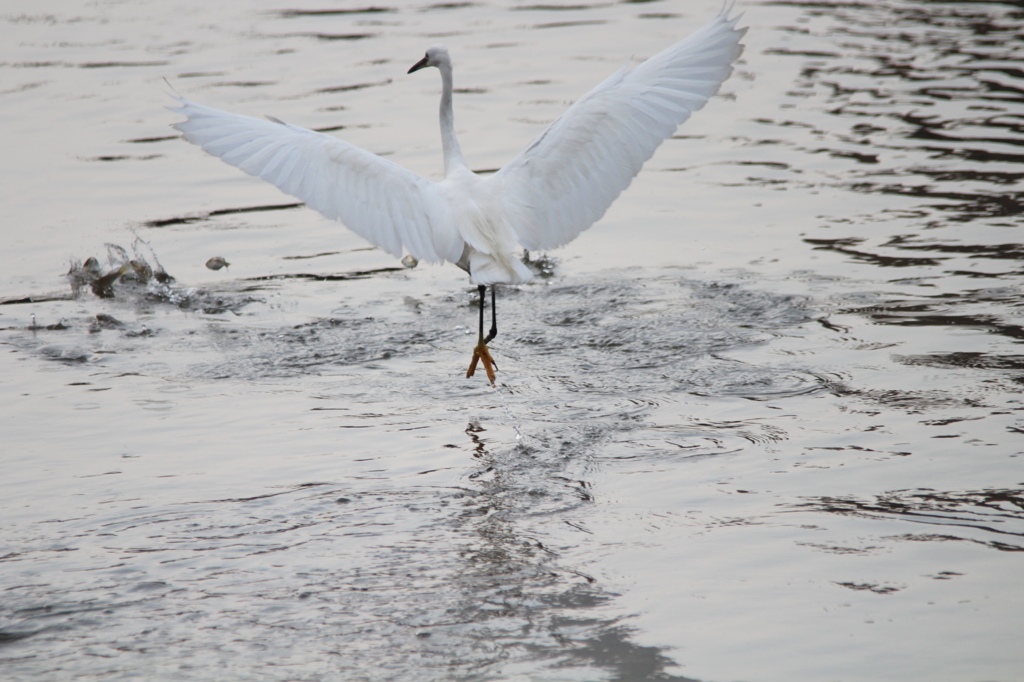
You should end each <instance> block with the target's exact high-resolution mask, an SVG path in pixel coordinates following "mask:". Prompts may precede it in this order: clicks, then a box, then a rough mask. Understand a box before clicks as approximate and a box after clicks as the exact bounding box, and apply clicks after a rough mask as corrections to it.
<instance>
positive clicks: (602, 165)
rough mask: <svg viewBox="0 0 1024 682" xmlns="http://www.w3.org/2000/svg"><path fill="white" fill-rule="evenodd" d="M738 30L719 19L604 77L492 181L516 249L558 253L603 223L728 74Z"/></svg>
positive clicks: (735, 54) (733, 21)
mask: <svg viewBox="0 0 1024 682" xmlns="http://www.w3.org/2000/svg"><path fill="white" fill-rule="evenodd" d="M738 21H739V17H738V16H737V17H735V18H733V19H730V18H728V16H727V12H726V11H723V12H722V13H721V14H719V15H718V16H717V17H716V18H715V19H714V21H712V22H711V23H709V24H708V25H706V26H704V27H703V28H701V29H699V30H698V31H697V32H696V33H694V34H693V35H691V36H689V37H688V38H686V39H684V40H682V41H681V42H679V43H676V44H675V45H673V46H671V47H669V48H668V49H666V50H664V51H663V52H661V53H659V54H657V55H655V56H653V57H651V58H650V59H648V60H647V61H645V62H643V63H642V64H639V65H638V66H636V67H635V68H633V69H632V70H628V69H626V68H623V69H622V70H620V71H619V72H617V73H615V74H613V75H612V76H610V77H609V78H607V79H606V80H605V81H604V82H602V83H601V84H600V85H598V86H597V87H596V88H594V89H593V90H591V91H590V92H589V93H588V94H587V95H585V96H584V97H582V98H581V99H580V100H578V101H577V102H576V103H575V104H573V105H572V106H571V107H570V108H569V109H568V110H567V111H566V112H565V114H563V115H562V116H561V117H560V118H559V119H558V120H556V121H555V122H554V123H552V124H551V126H550V127H548V129H547V130H546V131H544V133H542V134H541V136H540V137H538V138H537V139H536V140H534V141H533V143H532V144H530V146H529V147H527V148H526V149H525V150H524V151H523V152H522V153H521V154H520V155H519V156H518V157H516V158H515V159H513V160H512V161H511V162H510V163H509V164H508V165H507V166H505V167H504V168H502V169H501V170H500V171H499V172H498V173H496V174H495V175H494V176H492V180H493V181H494V182H496V183H501V185H500V191H501V194H502V195H503V196H504V197H505V204H506V211H505V213H506V216H505V220H506V224H508V225H509V226H510V227H512V229H513V230H514V231H515V233H516V236H517V238H518V240H519V243H520V244H522V245H523V246H524V247H526V248H527V249H552V248H555V247H558V246H561V245H563V244H566V243H568V242H570V241H571V240H573V239H574V238H575V237H576V236H577V235H578V234H579V233H580V232H582V231H583V230H585V229H587V228H588V227H590V226H591V225H592V224H593V223H594V222H595V221H597V220H598V219H599V218H600V217H601V216H603V215H604V213H605V211H606V210H608V207H609V206H611V204H612V202H613V201H614V200H615V198H616V197H618V196H619V194H620V193H621V192H622V190H624V189H626V187H628V186H629V183H630V182H632V180H633V177H634V176H635V175H636V174H637V173H639V172H640V168H641V167H642V166H643V164H644V162H646V161H647V160H648V159H649V158H651V156H652V155H653V154H654V151H655V150H656V149H657V148H658V145H660V144H661V143H662V141H663V140H665V139H666V138H667V137H669V136H670V135H672V134H673V133H674V132H675V130H676V128H677V127H678V126H679V125H680V124H681V123H682V122H683V121H685V120H686V119H687V118H689V116H690V114H691V113H693V112H694V111H696V110H698V109H700V108H701V107H702V106H704V103H705V102H707V101H708V99H709V98H711V96H713V95H714V94H715V93H716V92H718V88H719V87H720V86H721V85H722V83H723V82H724V81H725V80H726V79H727V78H728V77H729V75H730V74H731V73H732V64H733V62H734V61H736V59H737V58H738V57H739V55H740V53H741V52H742V51H743V46H742V45H741V44H740V39H741V38H742V37H743V34H744V33H746V29H745V28H742V29H738V28H736V23H737V22H738Z"/></svg>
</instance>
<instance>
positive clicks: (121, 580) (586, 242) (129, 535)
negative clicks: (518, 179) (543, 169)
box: [0, 0, 1024, 682]
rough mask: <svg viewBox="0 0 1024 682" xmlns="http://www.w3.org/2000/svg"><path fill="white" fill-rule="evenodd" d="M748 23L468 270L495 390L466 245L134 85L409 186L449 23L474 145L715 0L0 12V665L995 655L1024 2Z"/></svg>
mask: <svg viewBox="0 0 1024 682" xmlns="http://www.w3.org/2000/svg"><path fill="white" fill-rule="evenodd" d="M741 9H742V10H743V11H744V12H745V14H744V23H745V24H746V25H748V26H750V27H751V30H750V32H749V33H748V36H747V40H746V43H747V51H746V53H745V54H744V57H743V58H742V61H741V63H740V64H739V66H738V68H737V71H736V73H735V74H734V76H733V78H732V79H731V80H730V81H728V82H727V83H726V85H725V86H724V88H723V90H722V93H721V94H720V96H719V97H717V98H715V99H714V100H713V101H712V102H711V103H709V105H708V106H707V107H706V108H705V109H704V110H702V111H701V112H699V113H698V114H696V115H695V116H694V117H693V119H692V120H691V121H689V122H688V123H687V124H686V125H685V126H684V127H683V128H681V129H680V131H679V133H678V134H677V136H676V137H675V138H673V139H672V140H670V141H668V142H667V143H666V144H665V145H664V146H663V147H662V149H661V150H660V151H659V152H658V154H657V155H656V156H655V157H654V158H653V159H652V160H651V161H650V162H649V163H648V164H647V167H646V168H645V170H644V172H643V173H642V174H641V176H640V177H639V178H638V180H637V181H636V182H635V183H634V185H633V186H632V187H631V188H630V189H629V190H628V191H627V192H626V193H625V194H624V195H623V196H622V197H621V198H620V200H619V201H618V202H617V203H616V204H615V206H614V207H613V208H612V209H611V210H610V211H609V213H608V215H607V216H606V217H605V218H604V219H603V220H602V221H601V222H600V223H598V224H597V225H595V226H594V227H593V228H591V230H589V231H588V232H586V233H584V234H583V235H582V236H581V237H580V238H579V239H577V240H576V241H575V242H573V244H571V245H570V246H568V247H566V248H565V249H562V250H559V251H556V252H553V253H550V254H532V256H533V258H535V259H540V260H539V262H538V264H537V267H538V269H539V271H540V272H541V273H542V276H539V277H538V278H537V279H536V280H535V281H534V282H532V283H530V284H528V285H524V286H521V287H505V288H503V289H502V290H501V291H500V297H499V301H498V305H499V308H500V318H501V319H500V320H499V323H500V326H501V334H500V335H499V337H498V339H497V340H496V341H495V343H494V344H492V350H493V352H494V355H495V357H496V359H497V361H498V363H499V367H500V373H499V382H498V386H497V388H496V389H492V388H490V387H489V386H488V385H487V384H486V382H485V381H484V380H482V379H481V378H480V377H477V378H476V379H472V380H466V379H465V378H464V372H465V366H466V364H467V363H468V361H469V358H470V353H471V348H472V345H473V343H474V332H473V329H472V328H473V325H474V322H475V307H474V306H475V291H474V290H473V289H472V287H471V286H470V285H469V284H468V283H467V282H466V280H465V278H464V275H463V274H462V273H461V272H460V271H458V270H456V269H455V268H451V267H448V268H438V267H434V268H430V267H425V266H421V267H418V268H416V269H412V270H410V269H405V268H402V267H401V266H400V264H399V263H397V262H395V261H394V259H392V258H391V257H390V256H388V255H386V254H383V253H381V252H379V251H376V250H373V249H368V248H367V245H366V244H365V243H364V242H362V241H360V240H359V238H358V237H355V236H354V235H352V234H351V233H349V232H347V231H346V230H344V229H343V228H341V227H340V226H338V225H336V224H333V223H330V222H328V221H326V220H323V219H321V218H320V217H318V216H317V215H316V214H314V213H313V212H312V211H309V210H307V209H305V208H303V207H302V206H300V205H297V204H296V203H295V201H294V200H292V199H290V198H288V197H285V196H284V195H281V194H280V193H279V192H277V191H276V190H275V189H273V188H272V187H268V186H265V185H263V184H262V183H260V182H259V181H256V180H253V179H251V178H248V177H247V176H244V175H243V174H241V173H240V172H238V171H236V170H234V169H232V168H230V167H228V166H226V165H224V164H222V163H220V162H219V161H217V160H215V159H212V158H210V157H207V156H205V155H204V154H202V152H201V151H200V150H198V149H196V148H194V147H192V146H191V145H188V144H186V143H184V142H183V141H182V140H181V139H180V138H178V136H177V135H176V134H175V133H174V131H173V130H172V129H171V128H170V127H169V126H170V124H171V123H173V122H174V121H175V120H177V119H176V117H175V115H174V114H172V113H171V112H168V111H166V110H165V109H164V108H163V107H164V106H165V105H166V104H168V103H169V102H170V100H169V99H168V98H167V96H166V92H167V91H168V89H169V87H170V88H173V89H174V90H175V91H177V92H180V93H182V94H185V95H187V96H189V97H191V98H193V99H196V100H198V101H200V102H203V103H207V104H210V105H213V106H217V107H221V108H225V109H229V110H233V111H239V112H242V113H249V114H255V115H261V114H270V115H273V116H276V117H278V118H281V119H284V120H287V121H289V122H293V123H296V124H299V125H304V126H307V127H311V128H316V129H319V130H325V131H329V132H331V134H335V135H339V136H342V137H344V138H345V139H347V140H349V141H351V142H353V143H356V144H359V145H362V146H364V147H366V148H368V149H370V150H372V151H374V152H376V153H379V154H384V155H387V156H388V157H389V158H391V159H393V160H395V161H396V162H399V163H401V164H403V165H406V166H407V167H410V168H412V169H414V170H416V171H417V172H420V173H423V174H424V175H427V176H428V177H433V178H437V177H439V174H440V171H441V158H440V151H439V146H440V145H439V139H438V134H437V122H436V118H435V113H434V112H435V110H436V98H437V92H438V85H439V84H438V82H437V79H436V74H434V73H432V72H426V73H417V74H414V75H412V76H407V75H405V71H406V70H407V69H408V67H409V66H410V65H411V64H412V63H414V62H415V61H417V60H418V59H419V57H420V56H421V55H422V52H423V49H424V48H425V47H427V46H428V45H430V44H432V43H435V42H438V41H443V42H445V43H446V44H448V46H449V47H450V48H451V50H452V53H453V55H454V58H455V62H456V88H457V93H456V121H457V128H458V132H459V135H460V139H461V142H462V147H463V149H464V150H465V152H466V155H467V158H468V159H469V161H470V164H471V165H472V166H473V167H474V168H477V169H479V170H487V169H493V168H498V167H500V166H501V165H502V164H503V163H505V162H507V161H508V160H509V159H510V158H512V157H513V156H514V155H515V154H516V153H517V151H518V150H519V149H521V148H522V147H523V146H525V145H526V144H528V143H529V141H530V140H531V139H532V138H533V137H534V136H536V135H537V134H539V133H540V132H541V131H542V130H543V128H544V126H545V125H546V124H547V123H549V122H550V121H552V120H553V119H554V118H555V117H557V116H558V115H559V113H560V112H561V111H563V110H564V109H565V107H566V106H567V105H568V104H569V103H571V101H572V100H573V99H575V98H576V97H578V96H580V95H581V94H583V93H585V92H586V91H587V90H588V89H589V88H590V87H592V86H593V85H594V84H595V83H597V82H598V81H599V80H600V79H601V78H603V77H604V76H605V75H607V74H608V73H610V72H611V71H613V70H614V69H616V68H618V67H619V66H620V65H621V64H622V63H624V62H626V61H628V60H629V59H631V58H642V57H645V56H648V55H650V54H651V53H653V52H655V51H657V49H660V47H661V46H664V45H668V44H670V43H671V42H672V41H674V40H676V39H678V38H679V37H681V36H682V35H684V34H686V33H688V32H689V31H690V30H692V29H693V28H695V27H696V26H698V25H700V24H702V23H703V22H705V21H707V20H708V19H709V18H710V17H712V16H713V15H714V14H715V12H717V10H718V5H717V3H714V2H704V1H703V0H701V1H700V2H687V3H683V2H672V1H670V0H659V1H654V2H626V3H611V4H608V3H600V4H585V3H578V4H527V3H509V2H504V3H503V2H493V3H445V4H431V3H416V2H399V3H390V4H382V5H351V6H336V5H335V6H331V5H328V6H324V5H297V4H280V3H277V4H272V3H267V2H248V3H236V4H233V5H229V6H220V5H216V4H214V3H184V4H182V3H178V4H176V5H175V6H174V8H170V7H169V6H168V5H166V4H165V3H156V2H143V1H138V2H131V3H107V2H99V3H80V2H79V3H75V2H51V3H47V4H46V5H45V6H42V5H39V4H38V3H27V2H17V1H16V2H9V3H7V4H6V5H5V6H4V9H3V11H2V16H0V19H2V21H0V45H2V46H3V47H0V51H2V52H0V69H2V73H3V77H2V79H0V98H2V101H3V106H2V107H0V123H2V125H3V127H4V130H5V138H4V150H5V154H4V157H5V161H4V163H3V165H2V170H3V173H4V178H3V185H2V186H3V202H2V205H3V211H4V215H3V218H4V221H3V224H4V226H5V228H4V229H5V234H6V237H7V246H6V248H5V249H4V250H3V252H2V254H0V265H2V268H0V272H2V277H0V304H2V305H0V344H2V351H3V352H2V353H0V362H2V363H3V367H2V370H0V387H2V389H0V437H2V443H3V448H2V455H0V457H2V462H3V471H4V475H3V477H2V479H0V510H2V512H0V540H2V545H0V590H2V594H3V599H0V670H2V673H3V674H2V676H3V677H4V679H11V680H33V681H36V680H65V679H71V678H74V679H83V680H116V679H139V678H140V677H144V678H145V679H153V680H179V679H189V680H223V679H246V680H250V679H251V680H282V681H283V680H334V679H337V680H359V679H364V680H413V679H415V680H452V679H456V680H538V681H541V680H543V681H548V680H597V679H609V680H631V681H632V680H699V681H701V682H717V681H722V682H724V681H731V680H751V681H765V682H768V681H775V680H778V681H786V682H792V681H797V680H807V681H809V682H810V681H815V682H817V681H820V680H842V681H858V680H880V679H899V680H922V681H923V680H929V681H931V680H961V681H975V682H981V681H983V680H984V681H991V680H998V681H1001V682H1002V681H1005V682H1010V681H1011V680H1015V679H1019V678H1020V676H1021V672H1022V670H1024V655H1022V654H1021V653H1020V651H1019V645H1018V640H1019V638H1020V637H1019V633H1020V632H1021V628H1022V626H1024V617H1022V616H1021V613H1022V612H1024V599H1022V594H1024V593H1022V592H1021V590H1020V578H1019V576H1020V575H1021V571H1022V568H1024V566H1022V564H1021V559H1022V557H1024V554H1022V553H1021V552H1022V550H1024V473H1022V470H1021V463H1020V462H1021V460H1020V456H1021V453H1022V451H1024V441H1022V435H1021V434H1022V433H1024V416H1022V413H1021V411H1022V408H1024V405H1022V402H1021V397H1020V396H1021V393H1020V388H1021V382H1022V380H1024V373H1022V368H1024V352H1022V350H1021V347H1020V343H1021V339H1022V338H1024V330H1022V329H1024V328H1022V326H1021V309H1020V300H1021V283H1022V275H1024V270H1022V268H1021V266H1020V259H1021V257H1022V254H1024V245H1022V240H1021V238H1020V229H1021V226H1022V222H1024V220H1022V202H1024V195H1022V193H1021V178H1022V175H1024V173H1022V172H1021V170H1020V169H1021V164H1020V162H1021V160H1022V156H1021V149H1022V144H1024V135H1022V126H1024V107H1022V104H1024V76H1022V74H1024V71H1022V66H1021V64H1022V59H1024V54H1022V51H1024V48H1022V46H1024V41H1022V40H1021V38H1024V35H1022V34H1021V28H1020V27H1021V26H1022V25H1024V21H1022V20H1024V13H1022V11H1021V10H1020V7H1019V5H1018V4H1017V3H1008V2H1007V3H998V2H992V3H980V2H977V3H976V2H972V3H952V2H950V3H943V2H909V1H907V2H896V3H883V2H861V3H842V2H763V3H750V4H748V5H745V6H744V7H742V8H741ZM165 78H166V82H165V81H164V79H165ZM110 245H114V246H110ZM215 256H219V257H222V258H224V259H226V260H227V261H228V262H229V263H230V265H229V266H228V267H226V268H222V269H220V270H216V271H214V270H210V269H207V268H206V267H205V266H204V264H205V263H206V262H207V260H208V259H210V258H211V257H215ZM89 257H95V258H96V262H97V266H98V267H99V268H100V271H101V273H102V272H107V271H109V270H110V269H112V268H114V267H116V266H117V265H119V264H120V263H122V262H123V261H124V260H125V259H129V258H135V259H137V260H139V261H143V260H144V261H145V262H146V263H148V264H149V265H150V267H151V269H153V270H155V271H156V272H160V271H161V270H162V271H165V272H166V273H168V274H169V275H170V276H171V277H173V280H166V279H164V281H158V278H155V277H152V278H151V277H150V276H149V275H148V274H145V273H144V274H143V276H141V277H140V278H137V279H135V280H132V279H131V278H124V279H118V280H117V281H115V282H113V283H112V284H111V285H110V286H109V287H108V288H106V289H103V288H102V287H101V288H99V290H98V292H99V294H102V295H98V293H97V290H96V288H94V287H92V286H90V283H89V281H87V278H86V279H81V278H80V279H78V280H73V281H69V278H68V277H66V276H65V273H67V272H68V271H69V269H71V268H77V269H78V271H79V272H81V268H82V267H83V264H84V263H85V262H86V260H87V259H88V258H89ZM73 284H76V285H77V286H76V287H73V286H72V285H73Z"/></svg>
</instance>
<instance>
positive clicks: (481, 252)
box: [173, 10, 746, 384]
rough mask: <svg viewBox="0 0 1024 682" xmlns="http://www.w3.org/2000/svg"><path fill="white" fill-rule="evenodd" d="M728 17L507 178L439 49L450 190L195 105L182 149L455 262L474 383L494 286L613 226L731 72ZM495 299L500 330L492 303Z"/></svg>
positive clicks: (402, 247) (369, 235) (430, 61)
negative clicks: (540, 255) (467, 152)
mask: <svg viewBox="0 0 1024 682" xmlns="http://www.w3.org/2000/svg"><path fill="white" fill-rule="evenodd" d="M738 20H739V17H735V18H732V19H730V18H729V16H728V11H727V10H723V11H722V12H721V13H720V14H719V15H718V16H717V17H716V18H715V19H714V20H713V21H711V22H710V23H709V24H707V25H706V26H704V27H703V28H701V29H699V30H698V31H697V32H695V33H694V34H692V35H691V36H689V37H688V38H686V39H684V40H682V41H680V42H678V43H676V44H675V45H672V46H671V47H669V48H667V49H666V50H664V51H662V52H660V53H658V54H656V55H654V56H653V57H651V58H650V59H648V60H646V61H644V62H642V63H641V64H639V65H637V66H635V67H634V68H629V67H628V65H627V66H624V67H623V68H622V69H620V70H619V71H617V72H616V73H614V74H612V75H611V76H609V77H608V78H607V79H605V80H604V81H603V82H602V83H600V84H599V85H598V86H597V87H596V88H594V89H593V90H591V91H590V92H589V93H587V94H586V95H584V96H583V97H581V98H580V99H579V100H577V101H576V102H575V103H574V104H573V105H572V106H571V107H569V109H568V110H567V111H566V112H565V113H564V114H562V116H561V117H559V118H558V119H557V120H556V121H555V122H554V123H552V124H551V125H550V126H549V127H548V128H547V130H545V131H544V132H543V133H542V134H541V135H540V137H538V138H537V139H536V140H534V141H533V142H532V143H531V144H530V145H529V146H528V147H527V148H526V149H525V150H523V151H522V153H520V154H519V156H517V157H516V158H514V159H513V160H512V161H511V162H509V164H508V165H506V166H505V167H504V168H502V169H501V170H499V171H498V172H496V173H493V174H490V175H477V174H476V173H474V172H473V171H471V170H470V169H469V166H467V165H466V161H465V159H464V158H463V156H462V150H461V149H460V148H459V142H458V140H457V139H456V137H455V123H454V117H453V113H452V61H451V57H450V56H449V54H448V50H447V49H445V48H444V47H443V46H440V45H435V46H434V47H431V48H430V49H428V50H427V52H426V55H425V56H424V57H423V59H421V60H420V61H418V62H416V64H415V65H413V67H412V68H411V69H409V73H412V72H414V71H418V70H420V69H423V68H426V67H428V66H435V67H437V68H438V70H440V72H441V148H442V150H443V153H444V179H443V180H441V181H438V182H434V181H431V180H427V179H425V178H423V177H421V176H419V175H417V174H416V173H413V172H412V171H409V170H407V169H405V168H403V167H401V166H399V165H397V164H395V163H393V162H392V161H389V160H387V159H385V158H382V157H380V156H377V155H376V154H373V153H371V152H368V151H365V150H363V149H360V148H359V147H356V146H354V145H351V144H349V143H347V142H344V141H342V140H340V139H338V138H336V137H333V136H330V135H325V134H322V133H317V132H314V131H312V130H307V129H305V128H300V127H298V126H294V125H291V124H289V123H284V122H283V121H280V120H278V119H276V118H272V117H267V118H268V119H269V120H262V119H258V118H252V117H249V116H242V115H239V114H233V113H229V112H225V111H220V110H218V109H213V108H211V107H207V106H204V105H201V104H197V103H195V102H192V101H190V100H188V99H185V98H180V97H179V98H177V99H178V100H179V102H181V107H180V108H175V109H173V110H174V111H178V112H180V113H181V114H183V115H184V116H186V117H187V119H188V120H186V121H182V122H180V123H177V124H175V125H174V127H175V128H176V129H178V130H179V131H181V132H182V133H183V134H184V136H185V139H186V140H188V141H189V142H193V143H195V144H197V145H199V146H201V147H202V148H203V149H205V150H206V151H207V152H209V153H210V154H213V155H214V156H217V157H220V158H221V159H223V160H224V161H226V162H227V163H229V164H231V165H233V166H237V167H238V168H240V169H241V170H243V171H245V172H246V173H249V174H250V175H256V176H259V177H260V178H262V179H264V180H266V181H267V182H269V183H271V184H273V185H276V186H277V187H278V188H280V189H281V190H283V191H284V192H286V193H288V194H290V195H292V196H295V197H298V198H299V199H301V200H302V201H304V202H305V203H306V204H307V205H308V206H309V207H311V208H313V209H315V210H316V211H319V212H320V213H321V214H323V215H324V216H326V217H328V218H331V219H335V220H340V221H341V222H342V223H344V224H345V225H346V226H347V227H348V228H349V229H351V230H352V231H353V232H355V233H356V234H358V235H360V236H361V237H363V238H364V239H366V240H367V241H369V242H370V243H371V244H374V245H375V246H378V247H380V248H381V249H383V250H385V251H387V252H388V253H390V254H392V255H394V256H395V257H396V258H401V257H402V254H403V252H404V253H408V254H410V255H412V256H413V257H414V258H416V259H418V260H422V261H427V262H434V263H437V262H444V261H448V262H451V263H454V264H456V265H458V266H459V267H460V268H462V269H463V270H466V271H467V272H468V273H469V277H470V280H471V281H472V282H473V283H474V284H476V285H477V287H478V291H479V293H480V328H479V337H478V342H477V346H476V348H475V349H474V351H473V360H472V363H471V364H470V367H469V370H468V372H467V373H466V376H467V377H470V376H472V375H473V373H474V371H475V370H476V366H477V363H478V362H483V364H484V368H485V369H486V371H487V376H488V378H489V379H490V381H491V383H492V384H493V383H494V362H493V360H492V359H491V356H490V353H489V352H488V349H487V344H488V343H489V342H490V341H491V340H492V339H493V338H494V337H495V335H496V334H497V333H498V329H497V313H496V312H495V310H494V305H495V296H494V285H495V284H518V283H521V282H526V281H528V280H529V279H530V278H531V272H530V270H529V269H528V268H527V267H526V266H525V265H524V264H523V263H522V262H521V261H520V260H519V258H518V257H517V255H516V251H517V250H518V249H519V248H520V247H522V248H525V249H527V250H530V251H533V250H546V249H553V248H556V247H558V246H562V245H564V244H567V243H568V242H570V241H572V240H573V239H574V238H575V237H576V236H577V235H578V234H579V233H580V232H582V231H583V230H585V229H587V228H588V227H590V226H591V225H592V224H593V223H594V222H595V221H597V220H598V219H599V218H601V216H602V215H604V213H605V211H606V210H607V209H608V207H609V206H610V205H611V203H612V202H613V201H614V200H615V198H616V197H618V195H619V194H620V193H621V192H622V191H623V190H624V189H626V187H628V186H629V183H630V182H631V181H632V180H633V177H634V176H636V174H637V173H639V172H640V169H641V167H642V166H643V164H644V162H646V161H647V160H648V159H649V158H650V157H651V155H652V154H654V151H655V150H656V149H657V148H658V146H659V145H660V144H661V143H662V141H663V140H665V139H666V138H667V137H669V136H670V135H672V134H673V133H674V132H675V130H676V128H677V127H678V126H679V125H680V124H681V123H682V122H683V121H685V120H686V119H687V118H689V116H690V114H691V113H693V112H694V111H696V110H697V109H700V108H701V107H702V106H704V104H705V102H707V101H708V99H709V98H710V97H711V96H713V95H714V94H715V93H716V92H718V89H719V87H720V86H721V85H722V83H723V82H724V81H725V80H726V78H728V77H729V75H730V74H731V73H732V64H733V62H735V61H736V59H737V58H738V57H739V55H740V53H741V52H742V50H743V46H742V45H741V44H740V39H741V38H742V37H743V34H744V33H746V29H745V28H742V29H741V28H737V27H736V24H737V22H738ZM487 286H491V329H490V332H489V333H488V334H487V336H486V337H485V336H484V298H485V294H486V288H487Z"/></svg>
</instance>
